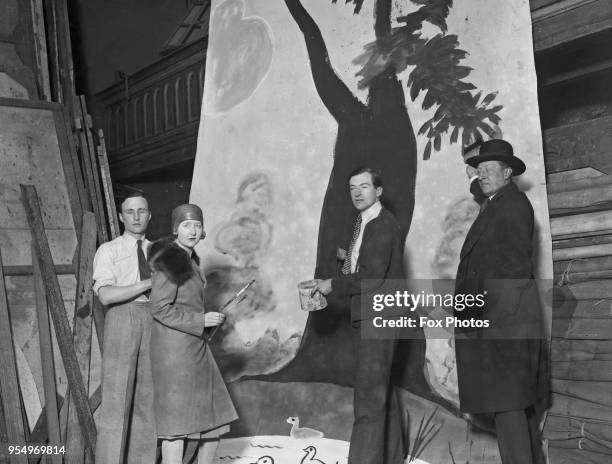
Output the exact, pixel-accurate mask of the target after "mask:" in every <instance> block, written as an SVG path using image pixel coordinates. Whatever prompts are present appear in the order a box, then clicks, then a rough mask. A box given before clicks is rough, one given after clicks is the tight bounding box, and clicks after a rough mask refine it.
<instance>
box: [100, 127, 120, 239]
mask: <svg viewBox="0 0 612 464" xmlns="http://www.w3.org/2000/svg"><path fill="white" fill-rule="evenodd" d="M98 140H99V142H100V144H99V145H98V161H99V164H100V176H101V179H102V188H103V190H104V201H105V203H106V210H107V214H108V218H109V221H108V223H109V226H110V236H111V239H114V238H117V237H118V236H119V235H121V231H120V229H119V218H118V217H117V205H116V204H115V194H114V192H113V182H112V180H111V175H110V168H109V165H108V153H107V151H106V140H105V139H104V131H102V129H100V130H99V131H98Z"/></svg>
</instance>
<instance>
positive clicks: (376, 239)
mask: <svg viewBox="0 0 612 464" xmlns="http://www.w3.org/2000/svg"><path fill="white" fill-rule="evenodd" d="M347 249H348V247H347ZM403 249H404V244H403V243H402V240H401V233H400V226H399V224H398V222H397V220H396V219H395V216H393V214H391V212H389V211H388V210H387V209H385V208H384V207H383V208H382V209H381V211H380V213H379V214H378V216H377V217H376V218H374V219H372V220H371V221H370V222H368V223H367V224H366V226H365V229H364V231H363V239H362V241H361V247H360V248H359V260H358V261H357V267H356V272H355V273H353V274H347V275H341V276H338V277H335V278H333V279H332V290H333V292H335V293H336V294H337V295H338V296H346V297H350V300H351V303H350V306H351V322H352V323H355V322H357V321H360V320H363V319H364V315H362V311H361V301H362V299H363V298H367V297H369V295H372V294H374V293H375V292H377V291H379V292H380V291H383V290H382V289H384V286H385V283H386V282H387V281H388V280H389V279H403V278H404V271H403V265H402V261H403ZM366 318H368V317H367V316H366Z"/></svg>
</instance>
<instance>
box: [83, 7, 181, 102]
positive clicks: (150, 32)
mask: <svg viewBox="0 0 612 464" xmlns="http://www.w3.org/2000/svg"><path fill="white" fill-rule="evenodd" d="M188 9H189V2H188V1H187V0H72V1H71V16H72V17H71V24H72V28H71V29H72V30H71V33H72V36H73V47H74V55H75V56H74V59H75V62H76V63H75V69H76V78H77V85H78V86H79V87H80V89H77V90H78V91H80V92H82V93H85V94H93V93H95V92H99V91H100V90H103V89H105V88H106V87H109V86H110V85H112V84H114V83H115V82H116V74H117V72H118V71H122V72H124V73H126V74H131V73H133V72H135V71H138V70H139V69H141V68H143V67H145V66H147V65H149V64H151V63H152V62H154V61H156V60H157V59H159V57H160V56H159V50H160V48H161V47H162V45H163V44H164V42H165V41H166V40H167V39H168V37H170V35H171V34H172V32H173V31H174V29H175V28H176V27H177V26H178V25H179V23H180V22H181V20H182V19H183V17H184V16H185V15H186V13H187V11H188Z"/></svg>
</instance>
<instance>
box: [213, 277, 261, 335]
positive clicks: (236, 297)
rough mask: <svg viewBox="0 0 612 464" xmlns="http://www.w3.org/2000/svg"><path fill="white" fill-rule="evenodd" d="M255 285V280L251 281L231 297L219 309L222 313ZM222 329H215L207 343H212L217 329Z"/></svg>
mask: <svg viewBox="0 0 612 464" xmlns="http://www.w3.org/2000/svg"><path fill="white" fill-rule="evenodd" d="M254 283H255V279H253V280H251V281H250V282H249V283H247V284H246V285H245V286H244V287H242V288H241V289H240V290H238V292H237V293H236V294H235V295H234V296H233V297H231V298H230V299H229V300H227V301H226V302H225V304H224V305H223V306H221V308H219V311H218V312H220V313H222V312H223V311H224V310H225V309H226V308H227V307H228V306H229V305H231V304H232V303H234V302H235V301H237V300H238V298H240V297H241V296H242V294H243V293H244V292H246V291H247V289H248V288H249V287H250V286H251V285H253V284H254ZM219 327H221V326H220V325H218V326H217V327H215V328H214V329H213V331H212V333H211V334H210V337H208V339H207V341H208V342H209V343H210V341H211V340H212V338H213V336H214V335H215V333H216V332H217V329H218V328H219Z"/></svg>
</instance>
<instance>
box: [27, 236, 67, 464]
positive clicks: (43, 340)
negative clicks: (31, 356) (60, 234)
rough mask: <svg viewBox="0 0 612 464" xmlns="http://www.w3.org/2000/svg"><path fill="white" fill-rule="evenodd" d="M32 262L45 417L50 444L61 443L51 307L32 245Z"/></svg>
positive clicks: (57, 460)
mask: <svg viewBox="0 0 612 464" xmlns="http://www.w3.org/2000/svg"><path fill="white" fill-rule="evenodd" d="M32 264H33V267H34V294H35V298H36V313H37V314H38V338H39V341H40V364H41V366H42V374H43V388H44V392H45V409H46V414H45V419H46V425H47V435H48V438H49V444H52V445H60V444H61V442H62V441H61V440H62V439H61V435H60V425H59V415H58V407H57V388H56V386H55V361H54V359H53V342H52V340H51V325H50V324H49V309H48V304H47V295H46V293H45V284H44V283H43V277H42V274H41V270H40V266H39V264H38V258H37V257H36V250H35V249H34V246H32ZM50 458H51V462H53V463H55V464H62V456H61V455H59V454H56V455H51V456H50Z"/></svg>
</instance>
